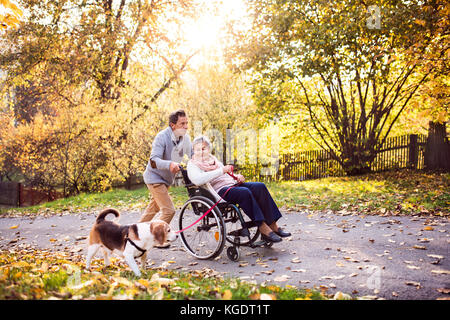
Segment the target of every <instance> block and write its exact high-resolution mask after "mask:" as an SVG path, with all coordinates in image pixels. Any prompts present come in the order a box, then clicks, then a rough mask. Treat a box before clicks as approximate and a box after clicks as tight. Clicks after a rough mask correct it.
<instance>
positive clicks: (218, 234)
mask: <svg viewBox="0 0 450 320" xmlns="http://www.w3.org/2000/svg"><path fill="white" fill-rule="evenodd" d="M180 170H181V174H182V176H183V180H184V183H185V187H186V189H187V192H188V194H189V199H188V200H187V201H186V202H185V203H184V205H183V207H182V209H181V212H180V215H179V230H183V229H184V228H187V227H189V226H191V225H192V224H193V223H194V222H195V221H197V220H198V219H199V218H200V217H201V216H203V215H204V214H205V213H206V212H207V211H208V210H209V209H210V208H211V207H213V206H214V204H215V203H216V201H217V200H216V199H217V197H215V196H214V195H213V193H212V192H210V191H209V190H207V189H205V188H203V187H199V186H196V185H194V184H193V183H192V182H191V181H190V179H189V177H188V174H187V170H186V169H184V168H182V167H181V168H180ZM259 236H260V232H259V229H258V227H257V226H256V224H255V223H254V222H252V221H251V220H250V218H248V217H247V215H243V214H242V212H241V209H240V208H239V206H237V205H234V204H231V203H228V202H226V201H224V200H221V201H220V202H219V203H218V204H217V206H216V207H215V208H214V209H212V210H211V211H210V212H209V213H208V214H207V215H206V216H205V217H204V218H203V219H202V220H200V221H199V222H198V223H196V224H194V225H193V226H192V227H190V228H188V229H186V230H184V231H182V232H181V233H180V239H181V242H182V243H183V246H184V248H185V249H186V251H188V252H189V253H190V254H191V255H193V256H194V257H196V258H198V259H201V260H207V259H214V258H216V257H217V256H218V255H219V254H220V253H221V252H222V251H223V249H224V246H225V243H226V242H228V243H230V244H231V246H229V247H228V248H227V256H228V258H229V259H230V260H232V261H238V260H239V258H240V252H239V247H241V246H248V247H251V248H256V247H267V248H269V247H271V246H272V244H273V243H272V242H267V241H265V240H262V239H260V240H259V241H257V240H258V238H259Z"/></svg>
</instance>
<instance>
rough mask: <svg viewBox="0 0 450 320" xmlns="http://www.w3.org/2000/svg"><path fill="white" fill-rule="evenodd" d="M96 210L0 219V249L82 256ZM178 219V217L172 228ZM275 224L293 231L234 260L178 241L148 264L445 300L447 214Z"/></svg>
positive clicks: (290, 215)
mask: <svg viewBox="0 0 450 320" xmlns="http://www.w3.org/2000/svg"><path fill="white" fill-rule="evenodd" d="M97 214H98V211H97V212H90V213H72V214H61V215H51V216H47V217H44V216H36V217H32V218H30V217H2V218H0V250H15V249H20V248H30V247H32V248H38V249H45V250H52V251H66V252H70V253H72V254H74V255H81V256H82V257H83V258H84V256H85V254H86V241H87V240H86V238H87V236H88V234H89V230H90V228H91V226H92V224H93V223H94V221H95V217H96V215H97ZM140 214H141V212H139V211H127V212H122V213H121V220H120V223H121V224H130V223H134V222H136V221H138V220H139V217H140ZM177 220H178V217H177V215H176V216H175V218H174V219H173V221H172V224H173V226H174V228H175V225H176V223H177ZM279 225H280V226H282V227H284V228H285V229H286V230H288V231H290V232H291V233H292V237H289V238H285V239H284V240H283V242H281V243H277V244H274V245H273V246H272V247H271V248H248V247H242V248H241V250H240V260H239V261H237V262H232V261H231V260H229V259H228V257H227V255H226V249H224V251H223V252H222V253H221V255H220V256H219V257H217V258H216V259H214V260H207V261H204V260H198V259H196V258H194V257H193V256H191V255H190V254H188V253H187V252H186V251H185V250H184V249H183V246H182V244H181V241H180V240H177V241H175V242H174V243H173V244H172V246H171V247H170V248H169V249H154V250H151V252H149V254H148V264H149V265H150V266H149V267H163V268H167V269H172V270H180V271H184V272H189V271H190V270H203V272H204V273H205V274H220V275H222V276H224V277H239V278H241V279H242V280H245V281H256V282H257V283H266V284H267V285H270V284H276V285H281V286H286V285H292V286H296V287H298V288H316V289H319V290H323V291H324V292H326V293H328V294H335V293H336V292H338V291H340V292H344V293H346V294H350V295H351V296H352V297H366V298H370V299H380V298H382V299H393V300H396V299H402V300H404V299H408V300H409V299H424V300H425V299H442V298H444V299H445V298H447V299H448V298H450V261H449V245H450V232H449V229H450V228H449V219H448V218H447V217H419V216H390V217H383V216H361V215H349V214H347V215H338V214H333V213H331V212H320V213H310V212H308V211H301V212H283V217H282V218H281V220H280V221H279ZM11 227H12V228H11ZM175 229H176V228H175ZM226 246H228V244H227V245H226Z"/></svg>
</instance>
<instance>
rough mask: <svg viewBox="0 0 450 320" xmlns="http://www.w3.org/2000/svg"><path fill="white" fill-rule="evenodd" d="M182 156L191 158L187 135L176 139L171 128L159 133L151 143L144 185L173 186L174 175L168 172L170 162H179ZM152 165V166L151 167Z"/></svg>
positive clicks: (190, 146)
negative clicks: (160, 184) (161, 184)
mask: <svg viewBox="0 0 450 320" xmlns="http://www.w3.org/2000/svg"><path fill="white" fill-rule="evenodd" d="M184 155H187V156H188V158H189V159H190V158H191V155H192V144H191V139H190V137H189V135H188V134H185V135H184V136H182V137H180V138H179V139H177V138H176V137H175V135H174V134H173V131H172V128H171V127H167V128H166V129H164V130H162V131H160V132H159V133H158V134H157V135H156V137H155V140H154V141H153V144H152V152H151V154H150V159H149V161H148V163H147V167H146V168H145V171H144V175H143V177H144V182H145V183H146V184H154V183H164V184H165V185H167V186H170V185H171V184H173V180H174V177H175V175H174V174H173V173H172V172H170V163H171V162H181V161H182V160H183V157H184ZM152 164H153V166H152Z"/></svg>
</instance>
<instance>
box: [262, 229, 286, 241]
mask: <svg viewBox="0 0 450 320" xmlns="http://www.w3.org/2000/svg"><path fill="white" fill-rule="evenodd" d="M261 239H263V240H264V241H266V242H280V241H282V239H281V238H280V237H279V236H277V235H276V234H275V232H273V231H272V232H271V233H269V234H268V235H265V234H264V233H261Z"/></svg>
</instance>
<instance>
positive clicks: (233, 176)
mask: <svg viewBox="0 0 450 320" xmlns="http://www.w3.org/2000/svg"><path fill="white" fill-rule="evenodd" d="M233 170H234V167H233V166H231V173H229V172H227V174H228V175H229V176H230V177H232V178H233V179H234V180H236V181H237V180H238V178H237V177H236V176H235V175H234V174H233ZM240 184H241V182H238V183H236V184H235V185H232V186H230V187H229V188H228V189H227V190H226V191H225V193H224V194H223V197H221V196H219V198H220V199H219V200H217V202H216V203H214V205H213V206H212V207H211V208H209V209H208V210H207V211H206V212H205V213H204V214H203V215H202V216H201V217H200V218H198V219H197V221H195V222H194V223H192V224H191V225H190V226H187V227H186V228H183V229H182V230H178V231H176V232H175V233H181V232H183V231H186V230H187V229H189V228H191V227H193V226H194V225H196V224H197V223H199V222H200V221H201V220H202V219H203V218H204V217H206V216H207V215H208V213H210V212H211V211H212V210H213V209H214V208H215V207H216V206H217V205H218V204H219V202H220V200H223V201H225V200H224V199H223V198H224V197H225V196H226V194H227V193H228V191H230V190H231V189H232V188H234V187H236V186H238V185H240Z"/></svg>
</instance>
